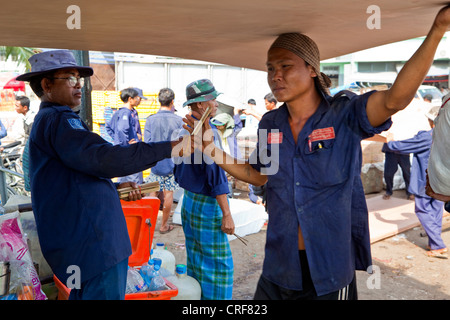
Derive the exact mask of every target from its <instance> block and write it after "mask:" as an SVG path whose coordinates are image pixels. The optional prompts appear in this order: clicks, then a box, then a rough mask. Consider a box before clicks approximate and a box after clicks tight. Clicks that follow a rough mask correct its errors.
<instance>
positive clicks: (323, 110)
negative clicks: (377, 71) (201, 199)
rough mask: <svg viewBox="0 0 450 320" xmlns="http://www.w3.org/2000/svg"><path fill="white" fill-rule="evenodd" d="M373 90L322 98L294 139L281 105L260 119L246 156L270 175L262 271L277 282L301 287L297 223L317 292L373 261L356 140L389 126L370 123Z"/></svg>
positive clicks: (340, 283)
mask: <svg viewBox="0 0 450 320" xmlns="http://www.w3.org/2000/svg"><path fill="white" fill-rule="evenodd" d="M372 93H373V92H370V93H366V94H364V95H361V96H357V95H355V94H352V93H350V92H347V94H346V95H342V96H340V97H338V98H334V99H332V98H331V97H326V98H325V97H324V98H323V99H322V101H321V103H320V105H319V107H318V109H317V111H316V112H315V113H314V114H313V115H312V116H311V117H310V118H309V119H308V120H307V122H306V123H305V125H304V127H303V129H302V130H301V132H300V133H299V136H298V140H297V144H296V143H295V141H294V138H293V135H292V131H291V128H290V126H289V112H288V109H287V106H286V104H284V105H283V106H281V107H280V108H278V109H276V110H273V111H270V112H268V113H266V114H265V115H264V116H263V118H262V119H261V121H260V123H259V131H258V144H257V149H256V150H255V152H254V153H253V154H252V155H251V157H250V159H249V161H250V163H251V164H252V166H253V167H254V168H255V169H257V170H259V171H260V172H261V173H263V172H265V173H267V174H268V182H267V211H268V214H269V224H268V229H267V239H266V248H265V260H264V265H263V276H264V277H266V278H267V279H268V280H270V281H272V282H274V283H276V284H278V285H279V286H281V287H284V288H287V289H292V290H302V270H301V266H300V260H299V254H298V227H299V225H300V226H301V230H302V234H303V238H304V242H305V248H306V254H307V257H308V262H309V267H310V271H311V277H312V280H313V283H314V287H315V289H316V292H317V294H318V295H324V294H327V293H330V292H333V291H336V290H339V289H341V288H343V287H345V286H346V285H348V284H349V283H350V282H351V280H352V279H353V277H354V272H355V269H357V270H366V269H367V267H368V266H370V265H371V255H370V236H369V226H368V210H367V205H366V200H365V195H364V190H363V186H362V181H361V176H360V174H361V162H362V160H361V159H362V152H361V140H362V139H365V138H368V137H370V136H372V135H374V134H375V133H379V132H381V131H384V130H387V129H388V128H389V127H390V126H391V121H390V120H388V121H386V122H385V123H384V124H383V125H381V126H380V127H378V128H374V127H372V126H371V125H370V123H369V120H368V118H367V114H366V103H367V99H368V97H369V96H370V95H371V94H372ZM330 103H331V104H330ZM261 129H264V130H261ZM277 149H278V150H277Z"/></svg>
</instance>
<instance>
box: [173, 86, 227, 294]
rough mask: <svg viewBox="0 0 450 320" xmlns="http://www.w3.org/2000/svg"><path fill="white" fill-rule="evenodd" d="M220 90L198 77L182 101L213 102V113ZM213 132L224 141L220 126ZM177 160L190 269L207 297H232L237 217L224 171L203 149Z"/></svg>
mask: <svg viewBox="0 0 450 320" xmlns="http://www.w3.org/2000/svg"><path fill="white" fill-rule="evenodd" d="M219 94H220V93H219V92H217V91H216V89H215V88H214V85H213V84H212V82H211V81H210V80H208V79H201V80H197V81H194V82H192V83H190V84H188V85H187V87H186V98H187V99H186V102H185V103H184V104H183V106H188V105H189V107H190V108H191V110H192V111H194V112H197V113H198V114H203V113H204V112H205V111H206V109H207V108H211V116H212V117H213V116H215V114H216V110H217V107H218V103H217V101H216V98H217V96H218V95H219ZM210 133H211V132H210ZM213 133H214V139H216V141H219V139H220V138H219V136H218V134H217V129H214V130H213ZM175 164H176V166H175V170H174V174H175V179H176V181H177V182H178V184H179V185H180V187H182V188H183V189H184V195H183V203H182V206H181V221H182V225H183V231H184V234H185V237H186V253H187V270H188V274H189V275H190V276H192V277H194V278H195V279H197V281H198V282H199V283H200V286H201V288H202V299H208V300H211V299H214V300H224V299H228V300H229V299H231V298H232V290H233V271H234V267H233V257H232V255H231V250H230V245H229V243H228V237H227V234H230V235H232V234H233V233H234V221H233V218H232V216H231V211H230V207H229V204H228V199H227V194H228V193H229V188H228V180H227V177H226V174H225V171H223V170H222V169H221V168H220V167H219V166H218V165H217V164H215V163H213V162H212V161H209V162H206V159H205V158H204V157H203V155H202V154H201V153H200V151H196V152H195V153H194V154H193V155H191V157H190V159H188V160H187V161H186V160H185V161H183V162H181V163H180V161H175Z"/></svg>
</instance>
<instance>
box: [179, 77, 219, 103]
mask: <svg viewBox="0 0 450 320" xmlns="http://www.w3.org/2000/svg"><path fill="white" fill-rule="evenodd" d="M220 94H221V92H217V91H216V88H214V85H213V84H212V82H211V80H208V79H201V80H197V81H194V82H191V83H190V84H188V85H187V86H186V99H187V101H186V102H185V103H183V107H185V106H187V105H190V104H191V103H194V102H203V101H210V100H213V99H216V98H217V97H218V96H219V95H220Z"/></svg>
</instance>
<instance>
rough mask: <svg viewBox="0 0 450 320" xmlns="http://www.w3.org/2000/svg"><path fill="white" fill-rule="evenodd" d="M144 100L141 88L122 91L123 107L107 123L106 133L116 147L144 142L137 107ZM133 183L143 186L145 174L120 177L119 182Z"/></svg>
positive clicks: (139, 173)
mask: <svg viewBox="0 0 450 320" xmlns="http://www.w3.org/2000/svg"><path fill="white" fill-rule="evenodd" d="M142 99H147V98H145V97H144V95H143V94H142V90H141V89H139V88H126V89H123V90H122V91H120V100H122V102H123V103H124V105H123V107H122V108H120V109H119V110H117V111H116V112H114V114H113V116H112V117H111V120H110V121H109V122H107V123H106V132H107V133H108V134H109V135H110V136H111V138H113V142H114V145H121V146H126V145H128V144H133V143H137V142H139V141H142V133H141V125H140V123H139V115H138V112H137V110H136V107H137V106H138V105H139V104H140V103H141V100H142ZM123 181H133V182H136V183H137V184H142V183H143V181H144V177H143V173H142V172H136V173H133V174H131V175H129V176H126V177H119V179H118V182H123Z"/></svg>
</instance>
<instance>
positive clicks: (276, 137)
mask: <svg viewBox="0 0 450 320" xmlns="http://www.w3.org/2000/svg"><path fill="white" fill-rule="evenodd" d="M267 142H268V143H269V144H280V143H282V142H283V132H276V133H274V132H270V133H269V136H268V138H267Z"/></svg>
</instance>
